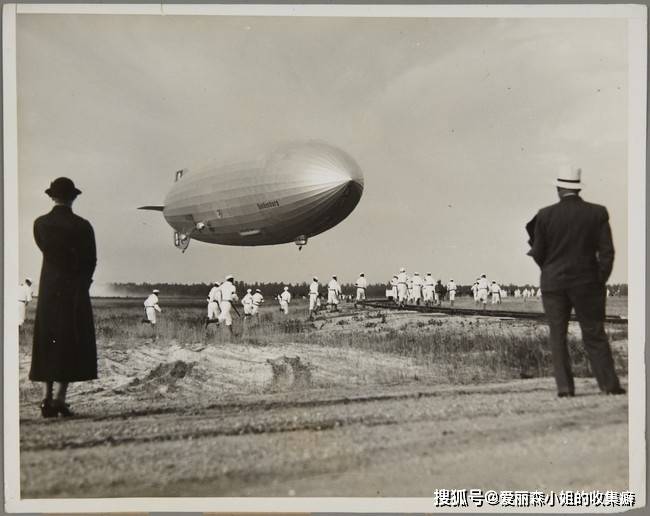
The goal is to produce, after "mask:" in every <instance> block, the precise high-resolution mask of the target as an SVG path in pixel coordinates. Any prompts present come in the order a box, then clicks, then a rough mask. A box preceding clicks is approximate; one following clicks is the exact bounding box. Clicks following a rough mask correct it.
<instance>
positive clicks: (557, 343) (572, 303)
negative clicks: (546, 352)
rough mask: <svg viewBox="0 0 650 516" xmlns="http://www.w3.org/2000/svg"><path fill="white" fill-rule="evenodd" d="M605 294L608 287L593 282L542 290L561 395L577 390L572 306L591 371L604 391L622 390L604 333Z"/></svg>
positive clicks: (556, 378)
mask: <svg viewBox="0 0 650 516" xmlns="http://www.w3.org/2000/svg"><path fill="white" fill-rule="evenodd" d="M605 294H606V292H605V286H604V285H602V284H594V283H591V284H585V285H578V286H574V287H570V288H566V289H562V290H543V291H542V302H543V304H544V311H545V312H546V317H547V318H548V324H549V328H550V339H549V340H550V343H551V351H552V353H553V366H554V370H555V382H556V383H557V390H558V393H567V394H573V393H574V391H575V387H574V384H573V373H572V372H571V361H570V358H569V350H568V346H567V328H568V325H569V317H570V315H571V308H572V307H573V308H574V309H575V312H576V317H577V319H578V322H579V324H580V329H581V331H582V340H583V342H584V345H585V349H586V350H587V354H588V356H589V361H590V363H591V369H592V371H593V373H594V376H595V377H596V381H597V382H598V386H599V387H600V389H601V391H604V392H613V391H616V390H619V389H620V387H621V386H620V383H619V381H618V376H616V371H615V370H614V360H613V358H612V351H611V348H610V346H609V340H608V338H607V334H606V333H605V325H604V319H605Z"/></svg>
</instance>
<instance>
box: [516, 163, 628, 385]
mask: <svg viewBox="0 0 650 516" xmlns="http://www.w3.org/2000/svg"><path fill="white" fill-rule="evenodd" d="M580 174H581V171H580V169H565V170H563V171H562V172H561V174H560V178H558V179H557V180H556V182H555V186H556V187H557V191H558V195H559V197H560V202H558V203H557V204H553V205H552V206H548V207H546V208H542V209H541V210H540V211H539V212H538V213H537V215H536V216H535V218H534V219H533V220H532V221H530V222H529V223H528V224H527V226H526V229H527V230H528V233H529V235H530V240H529V243H530V244H531V246H532V248H531V250H530V251H529V252H528V254H529V255H530V256H532V257H533V258H534V259H535V262H537V264H538V265H539V266H540V268H541V270H542V273H541V280H540V288H541V291H542V303H543V305H544V311H545V312H546V316H547V318H548V323H549V327H550V344H551V350H552V354H553V366H554V370H555V381H556V384H557V390H558V396H560V397H566V396H573V395H574V394H575V387H574V382H573V374H572V372H571V364H570V358H569V352H568V349H567V329H568V324H569V317H570V314H571V308H574V309H575V312H576V317H577V318H578V322H579V323H580V329H581V331H582V339H583V342H584V345H585V348H586V350H587V354H588V356H589V361H590V363H591V368H592V370H593V372H594V376H595V377H596V380H597V382H598V386H599V387H600V389H601V391H603V392H605V393H608V394H624V393H625V390H624V389H622V388H621V386H620V384H619V381H618V377H617V376H616V371H615V370H614V361H613V359H612V351H611V349H610V346H609V340H608V338H607V334H606V333H605V327H604V319H605V283H606V282H607V279H608V278H609V275H610V274H611V272H612V266H613V263H614V245H613V243H612V232H611V229H610V226H609V215H608V213H607V209H606V208H605V207H604V206H600V205H598V204H591V203H588V202H585V201H583V200H582V199H581V198H580V197H579V195H578V194H579V192H580V189H581V188H582V183H581V178H580Z"/></svg>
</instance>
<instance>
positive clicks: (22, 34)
mask: <svg viewBox="0 0 650 516" xmlns="http://www.w3.org/2000/svg"><path fill="white" fill-rule="evenodd" d="M17 23H18V25H17V26H18V39H17V44H18V120H19V131H18V139H19V190H20V191H19V210H20V221H19V222H20V234H19V239H20V248H19V251H20V272H21V275H23V276H24V275H31V276H34V277H36V278H37V277H38V273H39V270H40V263H41V255H40V252H39V250H38V248H37V247H36V245H35V244H34V241H33V237H32V224H33V221H34V219H35V218H36V217H37V216H38V215H40V214H43V213H45V212H47V211H49V209H50V207H51V203H50V201H49V198H48V197H47V196H46V195H45V194H44V193H43V191H44V190H45V188H47V186H48V185H49V183H50V181H51V180H52V179H54V178H55V177H58V176H61V175H65V176H68V177H71V178H72V179H73V180H74V181H75V183H76V184H77V186H78V187H79V188H80V189H81V190H83V194H82V195H81V196H80V197H79V199H78V201H77V202H76V203H75V206H74V209H75V211H76V212H77V213H78V214H80V215H81V216H83V217H85V218H87V219H88V220H90V221H91V223H92V224H93V226H94V228H95V233H96V238H97V245H98V258H99V262H98V267H97V272H96V274H95V281H96V282H97V283H100V284H101V283H105V282H110V281H136V282H143V281H168V282H201V281H205V282H208V281H211V280H213V279H216V278H219V279H220V278H223V276H224V275H225V274H226V273H234V274H236V275H237V277H238V278H241V279H243V280H251V281H255V280H284V281H292V282H295V281H304V280H308V279H309V278H310V276H311V275H313V274H318V275H319V276H321V277H323V278H327V277H328V276H329V275H331V274H333V273H338V275H339V278H342V279H343V280H344V281H352V280H354V279H355V278H356V276H357V274H358V273H359V272H360V271H364V272H366V275H367V276H368V278H369V280H370V281H371V282H374V281H384V280H386V279H387V278H389V277H390V276H391V275H392V274H393V273H394V272H396V271H397V269H398V268H399V267H401V266H404V267H407V269H408V270H409V271H419V272H420V273H421V274H422V273H424V272H428V271H431V272H432V273H433V275H434V276H435V277H440V278H446V279H448V278H450V277H453V278H454V279H455V280H456V282H458V283H463V284H464V283H471V282H472V281H473V280H474V278H475V277H476V276H477V275H478V274H480V273H483V272H485V273H487V274H488V278H490V279H496V280H498V281H500V282H504V283H507V282H519V283H523V282H531V283H537V282H538V276H539V273H538V269H537V267H536V266H535V265H534V263H533V261H532V259H530V258H529V257H527V256H526V255H525V253H526V251H527V250H528V245H527V244H526V240H527V236H526V234H525V230H524V225H525V224H526V222H527V221H528V220H529V219H530V218H532V216H533V215H534V214H535V213H536V211H537V210H538V209H539V208H540V207H542V206H545V205H548V204H551V203H553V202H555V201H556V193H555V189H554V187H553V186H552V185H551V181H552V180H553V178H554V177H555V174H556V171H557V169H558V167H559V166H560V164H562V163H570V164H572V165H575V166H580V167H582V169H583V179H584V181H585V183H586V186H585V189H584V190H583V197H585V198H586V199H587V200H590V201H592V202H597V203H601V204H605V205H606V206H607V207H608V209H609V212H610V218H611V224H612V229H613V234H614V243H615V245H616V249H617V257H616V261H615V264H614V272H613V275H612V278H611V281H613V282H625V281H627V266H626V265H627V264H626V262H627V252H626V247H627V234H626V232H627V213H626V210H627V201H626V198H627V195H626V189H627V177H626V167H627V152H626V148H627V115H626V113H627V44H626V41H627V40H626V38H627V30H626V21H625V20H624V19H618V20H614V19H612V20H608V19H583V20H581V19H566V20H565V19H539V20H534V19H507V20H499V19H425V18H421V19H415V18H412V19H389V18H384V19H363V18H347V19H346V18H278V17H276V18H269V17H216V16H205V17H198V16H197V17H189V16H182V17H175V16H97V15H27V14H21V15H19V16H18V22H17ZM305 139H319V140H324V141H326V142H329V143H331V144H333V145H336V146H338V147H340V148H341V149H343V150H345V151H346V152H348V153H349V154H350V155H352V156H353V157H354V158H355V160H356V161H357V162H358V163H359V165H360V166H361V168H362V170H363V172H364V177H365V190H364V194H363V197H362V199H361V202H360V203H359V205H358V207H357V208H356V210H355V211H354V212H353V213H352V214H351V215H350V216H349V217H348V218H347V219H346V220H345V221H343V222H342V223H341V224H340V225H338V226H336V227H335V228H333V229H332V230H330V231H328V232H326V233H323V234H322V235H319V236H317V237H315V238H313V239H312V240H310V242H309V244H308V245H307V246H306V247H305V248H303V250H302V251H300V252H299V251H298V249H297V248H296V246H295V245H293V244H285V245H279V246H270V247H239V248H238V247H227V246H218V245H211V244H204V243H201V242H196V241H193V242H192V243H191V244H190V247H189V249H188V251H187V252H186V253H185V254H181V253H180V252H179V251H177V250H176V249H175V248H174V247H173V245H172V229H171V228H170V227H169V226H168V225H167V223H166V222H165V220H164V219H163V217H162V215H161V214H160V213H156V212H142V211H137V210H136V208H137V207H138V206H141V205H147V204H162V201H163V199H164V197H165V194H166V193H167V190H168V189H169V187H170V186H171V183H172V181H173V174H174V171H175V170H178V169H180V168H185V167H190V168H191V167H193V166H201V165H205V164H206V163H222V162H230V161H233V160H234V161H237V160H241V161H247V160H250V159H251V158H255V157H257V155H258V154H259V153H262V152H264V151H266V150H268V149H270V148H272V147H273V146H274V145H276V144H278V143H279V142H286V141H292V140H305Z"/></svg>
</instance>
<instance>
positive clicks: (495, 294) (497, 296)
mask: <svg viewBox="0 0 650 516" xmlns="http://www.w3.org/2000/svg"><path fill="white" fill-rule="evenodd" d="M490 291H491V292H492V304H493V305H500V304H501V287H500V286H499V285H498V283H497V282H496V281H493V282H492V286H491V287H490Z"/></svg>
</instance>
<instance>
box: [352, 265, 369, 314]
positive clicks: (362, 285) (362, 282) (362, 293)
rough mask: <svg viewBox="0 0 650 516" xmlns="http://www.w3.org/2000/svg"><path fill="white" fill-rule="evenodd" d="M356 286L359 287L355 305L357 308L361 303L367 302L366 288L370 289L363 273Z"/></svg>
mask: <svg viewBox="0 0 650 516" xmlns="http://www.w3.org/2000/svg"><path fill="white" fill-rule="evenodd" d="M355 286H356V287H357V300H356V302H355V303H354V307H355V308H356V307H357V303H358V302H359V301H365V300H366V287H368V282H367V281H366V276H365V274H364V273H363V272H362V273H361V274H359V279H357V282H356V283H355Z"/></svg>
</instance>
